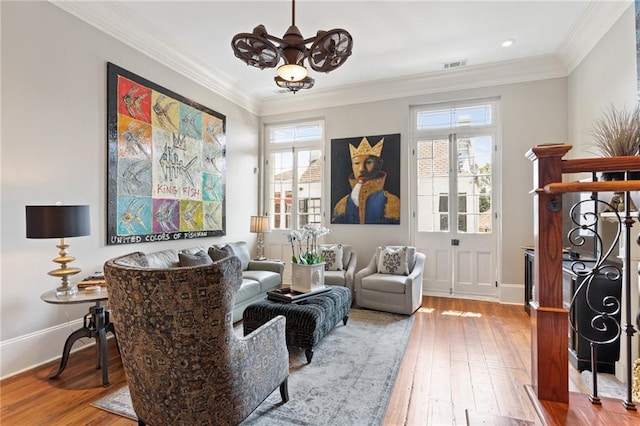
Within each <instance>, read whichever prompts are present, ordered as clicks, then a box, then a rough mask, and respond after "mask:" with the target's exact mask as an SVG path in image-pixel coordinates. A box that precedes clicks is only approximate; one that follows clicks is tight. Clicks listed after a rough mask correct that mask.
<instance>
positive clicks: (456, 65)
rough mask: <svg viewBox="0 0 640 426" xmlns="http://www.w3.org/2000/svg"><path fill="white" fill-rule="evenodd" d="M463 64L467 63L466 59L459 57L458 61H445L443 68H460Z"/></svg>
mask: <svg viewBox="0 0 640 426" xmlns="http://www.w3.org/2000/svg"><path fill="white" fill-rule="evenodd" d="M465 65H467V60H466V59H460V60H459V61H453V62H445V63H444V69H445V70H447V69H449V68H460V67H464V66H465Z"/></svg>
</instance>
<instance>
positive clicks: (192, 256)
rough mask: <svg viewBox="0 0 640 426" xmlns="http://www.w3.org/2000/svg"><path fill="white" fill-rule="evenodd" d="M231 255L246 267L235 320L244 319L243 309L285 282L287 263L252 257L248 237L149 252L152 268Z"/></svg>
mask: <svg viewBox="0 0 640 426" xmlns="http://www.w3.org/2000/svg"><path fill="white" fill-rule="evenodd" d="M228 255H234V256H236V257H238V258H239V259H240V264H241V267H242V285H241V286H240V289H238V292H237V293H236V300H235V303H234V307H233V311H232V314H233V322H236V321H240V320H241V319H242V312H243V311H244V310H245V308H246V307H247V306H249V305H250V304H252V303H254V302H257V301H259V300H262V299H264V298H265V296H266V294H267V292H268V291H270V290H273V289H276V288H279V287H280V286H281V285H282V274H283V272H284V264H283V263H281V262H276V261H269V260H251V256H250V254H249V247H248V246H247V243H246V242H244V241H239V242H234V243H223V244H216V245H213V246H210V247H205V246H199V247H191V248H188V249H182V250H175V249H167V250H161V251H157V252H153V253H147V254H145V257H146V263H147V264H148V265H146V266H148V267H149V268H175V267H180V266H196V265H201V264H206V263H208V262H211V260H214V261H215V260H220V259H222V258H224V257H227V256H228Z"/></svg>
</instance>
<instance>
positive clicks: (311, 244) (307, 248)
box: [286, 224, 331, 265]
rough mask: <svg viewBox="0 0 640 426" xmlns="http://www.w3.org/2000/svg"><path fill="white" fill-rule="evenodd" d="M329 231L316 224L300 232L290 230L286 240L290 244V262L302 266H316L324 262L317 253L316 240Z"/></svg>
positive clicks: (305, 227) (320, 253) (305, 226)
mask: <svg viewBox="0 0 640 426" xmlns="http://www.w3.org/2000/svg"><path fill="white" fill-rule="evenodd" d="M329 232H331V230H329V229H327V228H325V227H324V226H320V225H316V224H307V225H304V226H303V227H302V229H300V230H295V229H293V230H291V231H289V232H288V233H287V234H286V235H287V240H289V243H291V252H292V253H293V255H292V256H291V261H292V262H293V263H299V264H302V265H316V264H318V263H322V262H323V261H324V257H323V256H322V251H320V252H318V244H317V239H318V237H321V236H323V235H326V234H328V233H329Z"/></svg>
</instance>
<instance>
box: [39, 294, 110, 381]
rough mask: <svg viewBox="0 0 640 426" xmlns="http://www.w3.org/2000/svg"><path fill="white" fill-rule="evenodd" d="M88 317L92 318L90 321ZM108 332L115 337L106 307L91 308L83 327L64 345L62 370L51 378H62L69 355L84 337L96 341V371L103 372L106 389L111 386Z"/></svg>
mask: <svg viewBox="0 0 640 426" xmlns="http://www.w3.org/2000/svg"><path fill="white" fill-rule="evenodd" d="M88 317H90V319H89V320H88ZM108 331H111V332H112V333H113V335H114V336H115V329H114V328H113V324H112V323H110V322H109V313H108V312H107V311H106V309H105V307H104V306H100V305H96V306H92V307H91V308H89V314H87V315H85V316H84V325H83V327H82V328H81V329H79V330H76V331H74V332H73V333H71V335H70V336H69V337H68V338H67V340H66V342H65V343H64V349H63V351H62V360H61V361H60V368H59V369H58V372H57V373H56V374H54V375H53V376H51V377H49V378H50V379H57V378H58V377H60V375H61V374H62V372H63V371H64V369H65V368H66V367H67V362H68V361H69V353H70V352H71V347H72V346H73V344H74V343H75V342H76V340H78V339H81V338H83V337H89V338H95V339H96V370H99V369H101V370H102V385H103V386H104V387H107V386H109V364H108V361H109V355H108V349H109V348H108V346H107V332H108ZM117 343H118V341H117V340H116V344H117ZM118 350H119V348H118Z"/></svg>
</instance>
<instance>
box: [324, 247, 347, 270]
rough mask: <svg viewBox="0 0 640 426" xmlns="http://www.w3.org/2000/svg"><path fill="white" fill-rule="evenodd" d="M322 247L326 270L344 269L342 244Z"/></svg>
mask: <svg viewBox="0 0 640 426" xmlns="http://www.w3.org/2000/svg"><path fill="white" fill-rule="evenodd" d="M320 249H321V250H322V257H323V258H324V270H325V271H341V270H343V269H344V265H343V263H342V257H343V250H342V244H334V245H322V246H320Z"/></svg>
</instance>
